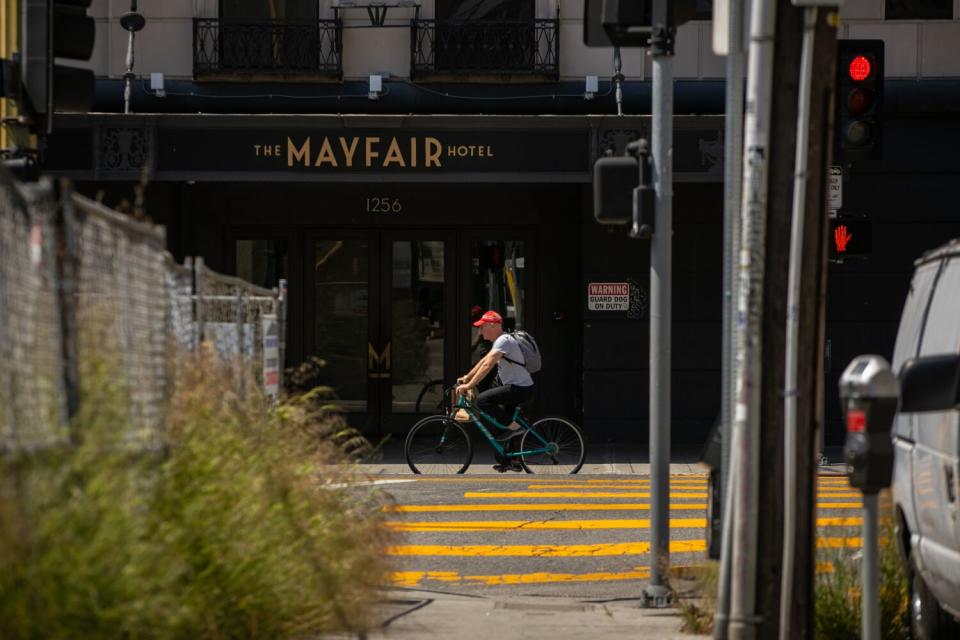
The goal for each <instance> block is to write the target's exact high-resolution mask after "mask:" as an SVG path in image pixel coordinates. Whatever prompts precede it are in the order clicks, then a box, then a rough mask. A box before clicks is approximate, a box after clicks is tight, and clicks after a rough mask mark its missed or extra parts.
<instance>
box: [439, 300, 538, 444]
mask: <svg viewBox="0 0 960 640" xmlns="http://www.w3.org/2000/svg"><path fill="white" fill-rule="evenodd" d="M473 326H475V327H479V328H480V333H481V334H482V335H483V338H484V340H489V341H490V342H492V343H493V346H492V347H491V348H490V351H489V352H488V353H487V355H485V356H484V357H483V358H481V359H480V361H478V362H477V364H475V365H474V366H473V368H472V369H471V370H470V371H469V373H467V374H466V375H464V376H462V377H461V378H459V379H457V383H458V384H457V393H458V394H459V393H466V392H467V391H468V390H470V389H474V388H475V387H476V386H477V385H478V384H479V383H480V381H481V380H483V379H484V377H485V376H486V375H487V374H488V373H489V372H490V371H491V370H492V369H493V367H497V374H498V377H499V378H500V384H499V385H495V386H493V387H491V388H490V389H487V390H486V391H484V392H482V393H481V394H480V395H478V396H477V404H478V405H479V406H480V408H481V409H482V410H483V411H484V412H486V413H488V414H489V415H491V416H493V417H494V418H496V419H497V422H499V423H500V424H503V425H509V430H507V431H495V433H496V435H497V440H499V441H501V442H505V441H507V440H510V439H512V438H514V437H515V436H518V435H520V434H521V433H523V430H522V429H521V428H520V425H518V424H516V423H513V422H512V419H513V413H514V410H516V408H517V406H519V405H520V404H521V403H523V402H524V401H526V400H527V399H528V398H530V396H532V395H533V378H532V377H531V376H530V372H529V371H527V369H526V367H524V366H523V352H522V351H521V350H520V344H519V343H518V342H517V340H516V338H514V337H513V336H512V335H510V334H509V333H505V332H504V331H503V318H502V317H501V316H500V314H499V313H497V312H496V311H493V310H490V311H487V312H486V313H484V314H483V316H481V317H480V319H479V320H477V321H476V322H474V323H473Z"/></svg>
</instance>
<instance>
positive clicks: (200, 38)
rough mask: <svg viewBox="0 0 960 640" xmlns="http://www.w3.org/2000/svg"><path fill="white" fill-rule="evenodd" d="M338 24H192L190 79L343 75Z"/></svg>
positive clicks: (214, 21) (216, 21)
mask: <svg viewBox="0 0 960 640" xmlns="http://www.w3.org/2000/svg"><path fill="white" fill-rule="evenodd" d="M341 28H342V23H341V21H340V20H269V21H258V22H252V21H234V20H220V19H217V18H194V20H193V75H194V78H197V79H203V78H210V77H217V78H223V77H229V76H249V75H257V76H261V75H268V76H270V75H272V76H282V77H288V76H298V75H299V76H317V75H322V76H333V77H338V78H339V77H340V76H341V75H342V72H343V66H342V63H341V53H342V50H343V41H342V39H341V37H340V36H341V33H342V30H341Z"/></svg>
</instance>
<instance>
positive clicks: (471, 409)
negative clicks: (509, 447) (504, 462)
mask: <svg viewBox="0 0 960 640" xmlns="http://www.w3.org/2000/svg"><path fill="white" fill-rule="evenodd" d="M456 409H463V410H464V411H466V412H467V415H469V416H470V421H471V422H473V424H475V425H476V427H477V428H478V429H480V433H482V434H483V435H484V437H485V438H486V439H487V442H489V443H490V446H492V447H493V448H494V450H495V451H496V452H497V453H498V454H499V455H501V456H503V457H504V458H518V457H520V456H524V455H526V456H530V455H536V454H538V453H549V451H548V449H547V444H548V443H547V441H546V440H545V439H544V437H543V436H541V435H540V434H539V433H537V432H536V431H535V430H534V429H533V427H532V426H531V425H530V423H529V422H527V420H526V419H525V418H524V417H523V415H522V414H521V412H520V407H517V408H516V409H514V411H513V420H514V421H515V422H519V423H520V426H521V427H523V428H525V429H527V431H528V432H529V433H532V434H533V435H534V437H535V438H536V439H537V440H539V441H540V442H541V443H542V444H543V448H541V449H529V450H524V451H515V452H513V453H507V452H506V449H504V447H503V446H501V444H500V443H499V442H497V439H496V438H495V437H494V436H493V434H492V433H490V430H489V429H487V427H486V425H484V424H483V420H481V419H480V418H481V417H482V418H484V419H486V420H489V421H490V424H493V425H495V426H496V427H497V428H498V429H500V430H501V431H507V430H509V427H506V426H504V425H502V424H500V422H498V421H497V419H496V418H494V417H493V416H491V415H489V414H488V413H486V412H484V411H482V410H481V409H480V407H478V406H477V405H475V404H474V403H472V402H470V401H469V400H467V399H466V397H464V396H460V397H459V398H457V402H456V404H455V405H454V410H456ZM442 442H443V438H441V443H442Z"/></svg>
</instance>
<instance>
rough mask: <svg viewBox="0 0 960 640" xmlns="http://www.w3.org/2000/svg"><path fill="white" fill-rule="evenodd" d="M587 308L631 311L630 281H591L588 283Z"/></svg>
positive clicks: (591, 309) (592, 309)
mask: <svg viewBox="0 0 960 640" xmlns="http://www.w3.org/2000/svg"><path fill="white" fill-rule="evenodd" d="M587 309H589V310H590V311H629V310H630V283H629V282H591V283H589V284H588V285H587Z"/></svg>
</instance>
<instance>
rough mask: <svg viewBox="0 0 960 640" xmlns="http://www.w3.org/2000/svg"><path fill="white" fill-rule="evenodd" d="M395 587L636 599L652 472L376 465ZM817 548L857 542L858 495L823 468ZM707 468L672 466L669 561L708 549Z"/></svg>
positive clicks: (642, 575)
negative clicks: (474, 471) (417, 472)
mask: <svg viewBox="0 0 960 640" xmlns="http://www.w3.org/2000/svg"><path fill="white" fill-rule="evenodd" d="M375 482H376V483H377V485H379V487H378V488H380V489H382V490H384V491H385V492H387V493H388V494H390V495H392V497H393V500H394V504H393V505H391V506H389V507H387V509H388V517H389V520H390V526H391V528H393V529H394V530H395V531H396V532H397V534H398V538H397V541H396V543H395V544H394V545H393V546H392V547H391V548H389V549H388V550H387V553H388V555H389V556H390V557H391V559H392V561H393V563H394V569H395V570H394V573H393V583H394V585H396V586H398V587H408V588H416V589H429V590H434V591H442V592H446V593H456V594H461V595H483V596H496V597H503V596H508V597H509V596H513V595H532V596H553V597H569V598H576V599H580V600H584V599H594V598H596V599H616V598H637V597H638V596H639V594H640V593H641V591H642V589H643V586H644V585H645V584H646V582H647V580H648V578H649V569H648V566H649V563H650V555H649V548H650V545H649V540H650V530H649V479H648V478H647V477H646V476H642V475H636V474H604V475H583V476H581V475H576V476H563V477H560V478H557V477H555V476H554V477H550V478H544V477H540V476H532V475H526V474H516V473H511V474H507V475H468V476H445V477H425V476H419V477H418V476H412V475H410V474H402V475H401V474H396V475H390V476H381V477H379V478H378V479H377V480H376V481H375ZM818 491H819V494H818V500H819V503H820V509H819V510H818V514H817V515H818V519H819V522H818V525H819V527H820V529H819V533H818V535H819V541H818V545H819V546H821V548H826V547H858V546H859V545H860V540H859V537H858V536H859V526H860V520H859V518H860V494H859V492H857V491H855V490H852V489H850V488H849V486H848V485H847V482H846V478H844V477H822V478H821V479H820V486H819V490H818ZM706 497H707V494H706V477H705V476H704V475H699V474H680V475H673V476H672V477H671V497H670V519H671V529H670V536H671V542H670V544H671V555H670V562H671V565H672V566H673V567H681V566H689V565H694V564H698V563H702V562H703V561H704V560H705V558H706V536H705V528H706Z"/></svg>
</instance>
